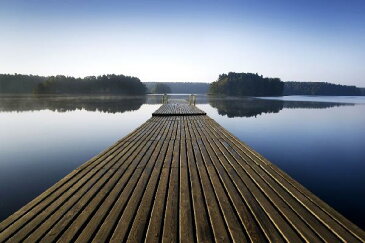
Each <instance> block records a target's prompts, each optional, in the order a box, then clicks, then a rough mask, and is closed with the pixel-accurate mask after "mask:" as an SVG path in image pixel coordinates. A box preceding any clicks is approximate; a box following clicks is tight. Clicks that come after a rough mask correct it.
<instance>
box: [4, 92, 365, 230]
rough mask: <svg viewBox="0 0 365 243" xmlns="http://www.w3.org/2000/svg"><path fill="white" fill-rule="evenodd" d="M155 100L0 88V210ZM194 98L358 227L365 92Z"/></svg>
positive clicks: (47, 181) (364, 163)
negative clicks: (38, 94) (2, 93)
mask: <svg viewBox="0 0 365 243" xmlns="http://www.w3.org/2000/svg"><path fill="white" fill-rule="evenodd" d="M182 97H183V98H184V96H182ZM160 101H161V98H160V97H159V96H146V97H56V98H47V97H43V98H32V97H9V96H8V97H0V220H2V219H4V218H6V217H7V216H9V215H10V214H11V213H13V212H14V211H16V210H17V209H19V208H20V207H21V206H23V205H24V204H26V203H27V202H29V201H30V200H31V199H33V198H34V197H36V196H37V195H39V194H40V193H42V192H43V191H44V190H46V189H47V188H48V187H50V186H51V185H53V184H54V183H55V182H57V181H58V180H59V179H61V178H62V177H63V176H65V175H67V174H68V173H69V172H70V171H72V170H73V169H75V168H76V167H78V166H79V165H81V164H82V163H83V162H85V161H86V160H88V159H90V158H91V157H93V156H94V155H96V154H98V153H99V152H101V151H102V150H104V149H105V148H107V147H109V146H110V145H112V144H113V143H114V142H115V141H117V140H118V139H120V138H122V137H123V136H125V135H127V134H128V133H130V132H131V131H132V130H133V129H135V128H137V127H138V126H139V125H141V124H142V123H143V122H144V121H146V120H147V119H148V118H149V117H151V113H152V112H153V111H154V110H156V109H157V108H158V107H159V106H160V104H159V103H160ZM198 103H199V104H198V107H200V108H201V109H203V110H205V111H206V112H207V113H208V115H209V116H211V117H212V118H214V119H215V120H216V121H217V122H218V123H220V124H221V125H222V126H224V127H225V128H226V129H228V130H229V131H230V132H232V133H233V134H234V135H236V136H237V137H238V138H240V139H241V140H242V141H244V142H245V143H247V144H248V145H250V146H251V147H253V148H254V149H255V150H256V151H258V152H260V153H261V154H263V155H264V156H265V157H266V158H268V159H269V160H270V161H272V162H273V163H274V164H276V165H277V166H278V167H280V168H281V169H283V170H284V171H285V172H287V173H288V174H289V175H291V176H292V177H294V178H295V179H296V180H298V181H299V182H300V183H302V184H303V185H304V186H306V187H307V188H308V189H309V190H311V191H312V192H313V193H315V194H316V195H317V196H319V197H320V198H321V199H323V200H324V201H326V202H327V203H328V204H330V205H331V206H332V207H334V208H335V209H337V210H338V211H340V212H341V213H342V214H344V215H345V216H346V217H347V218H349V219H350V220H352V221H353V222H355V223H357V224H358V225H359V226H361V227H362V228H365V219H364V218H365V207H364V206H363V205H365V190H364V182H365V142H364V141H365V97H319V96H290V97H275V98H265V99H263V98H225V99H223V98H210V97H207V96H199V97H198Z"/></svg>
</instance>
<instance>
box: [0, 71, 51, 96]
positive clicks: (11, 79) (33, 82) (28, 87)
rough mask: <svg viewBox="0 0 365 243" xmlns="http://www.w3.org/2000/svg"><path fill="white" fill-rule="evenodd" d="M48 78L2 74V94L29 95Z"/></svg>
mask: <svg viewBox="0 0 365 243" xmlns="http://www.w3.org/2000/svg"><path fill="white" fill-rule="evenodd" d="M46 80H47V77H42V76H37V75H23V74H0V94H1V93H2V94H29V93H32V92H33V89H34V88H35V87H36V86H37V85H38V84H39V83H42V82H44V81H46Z"/></svg>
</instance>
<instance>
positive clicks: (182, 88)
mask: <svg viewBox="0 0 365 243" xmlns="http://www.w3.org/2000/svg"><path fill="white" fill-rule="evenodd" d="M144 84H145V85H146V87H147V89H148V92H149V93H154V91H155V90H154V89H155V87H156V85H158V84H161V83H159V82H145V83H144ZM163 84H164V85H166V86H168V88H169V89H170V92H165V93H172V94H206V93H208V89H209V83H189V82H164V83H163Z"/></svg>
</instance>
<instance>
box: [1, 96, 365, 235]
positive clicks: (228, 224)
mask: <svg viewBox="0 0 365 243" xmlns="http://www.w3.org/2000/svg"><path fill="white" fill-rule="evenodd" d="M171 102H174V103H171ZM177 103H178V104H177ZM155 113H156V114H154V116H153V117H152V118H151V119H149V120H148V121H146V123H144V124H142V125H141V126H140V127H139V128H137V129H136V130H134V131H133V132H132V133H131V134H129V135H128V136H126V137H125V138H123V139H121V140H120V141H118V142H117V143H116V144H114V145H113V146H111V147H110V148H108V149H107V150H105V151H104V152H103V153H101V154H99V155H98V156H95V157H94V158H92V159H91V160H89V161H88V162H87V163H85V164H84V165H82V166H80V167H79V168H78V169H76V170H74V171H73V172H71V173H70V174H69V175H67V176H66V177H65V178H63V179H61V180H60V181H59V182H58V183H56V184H55V185H54V186H52V187H51V188H50V189H48V190H47V191H46V192H44V193H43V194H41V195H40V196H38V197H37V198H36V199H34V200H33V201H32V202H30V203H29V204H27V205H25V206H24V207H23V208H21V209H20V210H19V211H17V212H16V213H14V214H13V215H12V216H10V217H9V218H7V219H6V220H4V221H3V222H2V223H0V242H3V241H7V240H8V241H12V242H13V241H26V242H37V241H44V242H50V241H52V242H53V241H58V242H64V241H76V242H90V241H101V242H105V241H128V242H140V241H147V242H156V241H165V242H176V241H183V242H213V241H219V242H220V241H234V242H242V241H245V242H246V241H253V242H265V241H272V242H282V241H294V242H297V241H310V242H317V241H326V242H333V241H346V242H364V238H365V237H364V232H363V231H362V230H361V229H360V228H358V227H357V226H355V225H353V224H352V223H351V222H350V221H348V220H347V219H345V218H344V217H343V216H342V215H340V214H339V213H338V212H336V211H335V210H333V209H332V208H331V207H329V206H328V205H327V204H325V203H324V202H322V201H321V200H320V199H318V198H317V197H315V196H314V195H313V194H311V193H310V192H309V191H308V190H306V189H305V188H304V187H303V186H302V185H300V184H299V183H298V182H296V181H295V180H293V179H292V178H291V177H289V176H288V175H287V174H285V173H284V172H282V171H281V170H280V169H279V168H277V167H276V166H274V165H273V164H271V163H270V162H269V161H267V160H266V159H265V158H264V157H263V156H262V155H260V154H258V153H257V152H255V151H254V150H252V149H251V148H250V147H248V146H247V145H245V144H244V143H242V142H241V141H239V140H238V139H237V138H236V137H234V136H233V135H232V134H231V133H229V132H228V131H227V130H225V129H224V128H223V127H221V126H220V125H219V124H218V123H216V122H215V121H214V120H212V119H211V118H209V117H207V116H206V115H204V114H205V113H204V112H202V111H201V110H199V109H198V108H196V107H195V106H190V105H188V104H187V103H186V102H185V101H179V100H170V103H169V104H165V105H163V106H161V107H160V108H159V109H158V110H157V111H156V112H155Z"/></svg>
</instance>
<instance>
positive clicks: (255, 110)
mask: <svg viewBox="0 0 365 243" xmlns="http://www.w3.org/2000/svg"><path fill="white" fill-rule="evenodd" d="M208 102H209V104H210V105H211V106H212V107H214V108H216V109H217V111H218V114H219V115H221V116H225V115H226V116H227V117H229V118H233V117H256V116H257V115H261V114H264V113H278V112H280V111H281V110H282V109H284V108H289V109H296V108H305V109H325V108H332V107H338V106H345V105H354V104H349V103H334V102H315V101H285V100H269V99H259V98H217V97H208Z"/></svg>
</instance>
